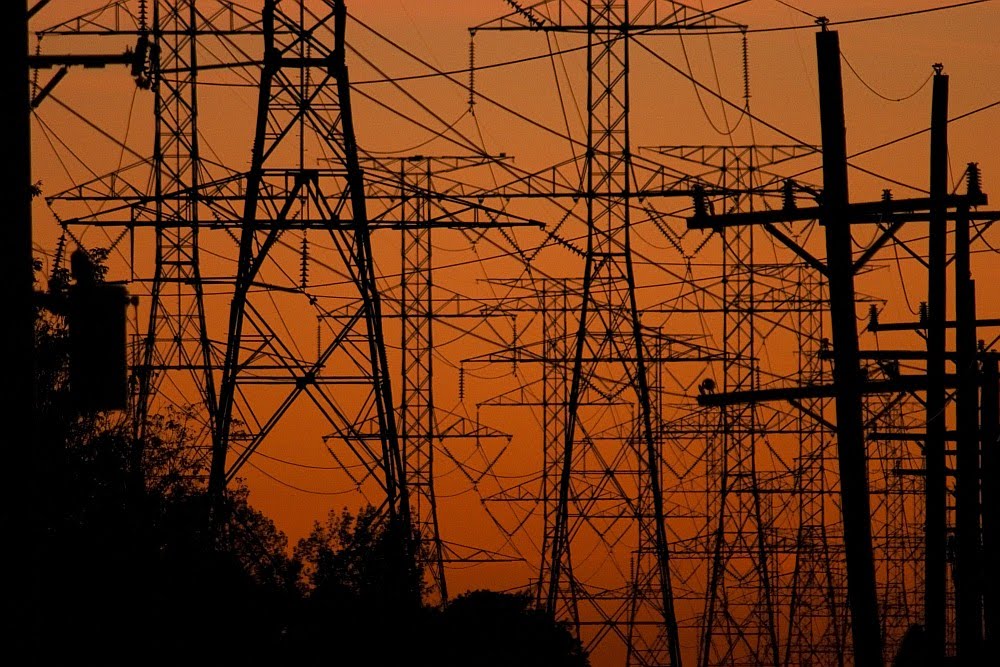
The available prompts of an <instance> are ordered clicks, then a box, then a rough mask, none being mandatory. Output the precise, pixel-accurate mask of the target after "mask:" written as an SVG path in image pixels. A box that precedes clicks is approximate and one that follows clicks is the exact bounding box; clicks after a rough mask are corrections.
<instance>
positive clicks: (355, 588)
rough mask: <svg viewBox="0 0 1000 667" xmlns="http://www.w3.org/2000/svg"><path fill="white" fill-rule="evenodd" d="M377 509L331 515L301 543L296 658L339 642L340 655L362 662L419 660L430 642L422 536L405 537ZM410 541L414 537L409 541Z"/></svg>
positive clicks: (292, 643) (293, 632) (292, 639)
mask: <svg viewBox="0 0 1000 667" xmlns="http://www.w3.org/2000/svg"><path fill="white" fill-rule="evenodd" d="M402 532H403V531H401V530H400V529H399V528H398V527H397V526H396V525H394V524H393V523H392V522H391V521H389V520H388V519H387V518H386V517H385V516H383V515H382V514H381V513H380V512H379V511H378V510H377V509H376V508H375V507H372V506H370V505H369V506H366V507H363V508H361V509H360V510H359V511H358V514H357V516H354V515H352V514H351V512H350V511H349V510H347V509H346V508H345V509H343V510H341V511H337V510H333V511H331V512H330V513H329V515H328V516H327V518H326V520H325V521H324V522H322V523H320V522H316V523H315V524H314V526H313V530H312V532H311V533H310V534H309V535H308V536H307V537H305V538H303V539H302V540H300V541H299V542H298V544H297V545H296V547H295V551H294V560H295V562H296V565H297V567H298V571H299V577H300V585H301V587H302V590H303V592H304V596H305V597H304V600H303V602H302V605H301V606H300V608H299V611H298V613H297V614H296V615H295V616H294V617H293V619H292V622H291V624H290V627H289V631H288V645H289V649H290V650H291V651H292V652H293V653H294V654H295V655H297V656H300V657H301V656H303V655H311V654H315V652H316V651H318V650H322V648H321V647H327V646H329V644H330V642H331V641H333V642H334V643H335V644H336V646H337V647H338V649H337V650H338V655H339V656H340V657H341V658H345V657H347V656H348V655H350V656H353V657H355V658H356V660H358V661H360V662H359V663H358V664H389V663H395V662H397V661H400V660H407V661H412V660H413V659H414V658H415V653H416V652H423V651H425V650H426V647H427V638H426V637H423V636H422V635H423V634H424V633H423V631H422V629H423V628H424V627H425V626H426V625H427V623H428V619H429V618H430V616H431V615H432V613H433V612H432V610H429V609H425V608H424V607H423V605H422V598H423V595H424V592H425V587H424V582H423V571H422V569H421V568H420V567H419V565H418V564H417V560H416V558H414V557H413V554H414V550H415V547H416V545H417V544H419V540H418V539H417V536H416V535H415V534H411V535H405V534H402ZM404 540H409V542H408V543H404Z"/></svg>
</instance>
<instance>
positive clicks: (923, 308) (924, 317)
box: [920, 301, 930, 325]
mask: <svg viewBox="0 0 1000 667" xmlns="http://www.w3.org/2000/svg"><path fill="white" fill-rule="evenodd" d="M929 319H930V317H929V316H928V314H927V302H926V301H921V302H920V324H923V325H926V324H927V322H928V320H929Z"/></svg>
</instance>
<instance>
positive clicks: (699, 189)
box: [692, 185, 708, 218]
mask: <svg viewBox="0 0 1000 667" xmlns="http://www.w3.org/2000/svg"><path fill="white" fill-rule="evenodd" d="M692 196H693V197H694V217H696V218H704V217H707V216H708V204H707V202H706V201H705V187H704V186H702V185H696V186H694V190H693V192H692Z"/></svg>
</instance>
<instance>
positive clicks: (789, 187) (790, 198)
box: [781, 178, 795, 211]
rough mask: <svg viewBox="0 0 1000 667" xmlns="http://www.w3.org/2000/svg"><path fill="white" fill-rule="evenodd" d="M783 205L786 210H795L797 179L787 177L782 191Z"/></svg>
mask: <svg viewBox="0 0 1000 667" xmlns="http://www.w3.org/2000/svg"><path fill="white" fill-rule="evenodd" d="M781 207H782V208H783V209H784V210H786V211H794V210H795V181H793V180H792V179H790V178H789V179H786V180H785V185H784V188H783V189H782V191H781Z"/></svg>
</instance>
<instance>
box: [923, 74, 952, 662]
mask: <svg viewBox="0 0 1000 667" xmlns="http://www.w3.org/2000/svg"><path fill="white" fill-rule="evenodd" d="M936 69H937V72H936V73H935V75H934V92H933V100H932V102H931V165H930V172H931V176H930V194H931V209H930V222H929V223H928V250H927V253H928V257H927V403H926V407H927V418H926V423H927V440H926V443H925V449H924V460H925V462H926V478H925V480H926V481H925V486H924V496H925V501H926V502H925V512H926V514H925V517H926V528H925V531H926V532H925V541H924V550H925V551H924V568H925V570H924V583H925V587H926V591H925V593H924V623H925V624H926V637H927V660H928V664H931V665H940V664H943V663H944V655H945V604H946V600H945V583H946V570H945V552H946V548H947V535H946V531H947V527H946V518H947V517H946V515H945V507H946V503H947V497H946V489H945V451H944V450H945V436H946V433H945V431H946V424H945V404H946V394H945V387H944V375H945V328H946V326H947V325H946V316H945V314H946V306H947V289H946V287H947V272H946V269H947V265H948V263H947V253H948V221H947V218H946V216H945V212H946V208H945V196H946V195H947V194H948V76H947V75H945V74H941V69H940V66H937V67H936Z"/></svg>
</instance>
